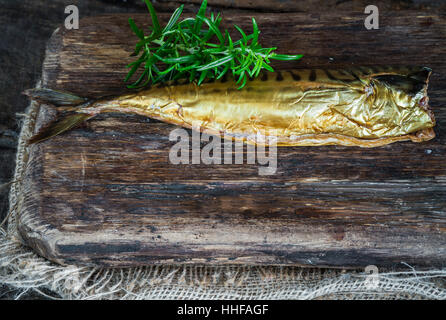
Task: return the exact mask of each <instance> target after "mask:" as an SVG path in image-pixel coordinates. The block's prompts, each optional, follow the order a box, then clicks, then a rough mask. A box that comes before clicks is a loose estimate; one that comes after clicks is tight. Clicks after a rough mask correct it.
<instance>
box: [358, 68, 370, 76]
mask: <svg viewBox="0 0 446 320" xmlns="http://www.w3.org/2000/svg"><path fill="white" fill-rule="evenodd" d="M358 68H359V70H360V71H361V72H362V73H363V74H364V75H369V74H370V73H371V72H370V68H367V67H358Z"/></svg>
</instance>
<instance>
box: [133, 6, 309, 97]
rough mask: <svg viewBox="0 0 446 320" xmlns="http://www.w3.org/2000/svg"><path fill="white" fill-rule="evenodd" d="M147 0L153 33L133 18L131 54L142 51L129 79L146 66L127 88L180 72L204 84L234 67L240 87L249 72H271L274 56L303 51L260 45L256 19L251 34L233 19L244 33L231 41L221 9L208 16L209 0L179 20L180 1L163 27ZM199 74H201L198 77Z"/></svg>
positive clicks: (290, 57)
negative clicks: (135, 40)
mask: <svg viewBox="0 0 446 320" xmlns="http://www.w3.org/2000/svg"><path fill="white" fill-rule="evenodd" d="M143 1H145V3H146V5H147V8H148V10H149V13H150V16H151V18H152V27H151V28H150V31H151V33H150V35H149V36H146V35H144V31H143V30H142V29H140V28H138V27H137V26H136V24H135V22H134V21H133V19H131V18H130V19H129V24H130V27H131V29H132V30H133V32H134V33H135V34H136V35H137V37H138V38H139V42H138V43H137V44H136V48H135V51H134V53H133V54H132V56H139V57H138V59H137V60H136V61H134V62H132V63H130V64H129V65H128V66H127V67H128V68H130V71H129V73H128V74H127V77H126V78H125V82H128V81H129V80H130V78H131V77H132V76H133V75H134V74H135V72H136V71H137V70H138V69H139V68H140V67H141V66H142V65H143V66H144V71H143V72H142V74H141V75H140V76H139V78H138V79H137V80H136V81H135V82H134V83H133V84H131V85H129V86H128V87H129V88H141V87H144V86H146V85H148V84H149V83H152V84H153V83H157V82H164V81H169V80H175V79H180V78H188V79H189V81H191V82H192V81H197V83H198V85H200V84H201V83H202V82H203V81H204V80H205V79H206V78H208V79H213V78H215V79H220V78H221V77H223V76H224V75H225V74H226V73H228V72H229V73H231V74H232V75H233V77H234V78H235V79H237V84H240V86H239V89H241V88H243V87H244V86H245V84H246V82H247V80H248V77H252V78H253V77H257V76H258V75H259V73H260V71H261V70H262V69H266V70H269V71H271V72H273V71H274V70H273V68H272V67H271V66H270V65H269V63H270V59H276V60H298V59H300V58H302V55H300V54H299V55H283V54H277V53H275V52H274V51H275V50H276V49H277V48H275V47H273V48H262V46H261V45H260V44H259V34H260V30H259V28H258V26H257V23H256V21H255V19H254V18H253V19H252V27H253V32H252V33H251V34H249V35H247V34H246V33H245V32H244V31H243V30H242V29H241V28H240V27H238V26H236V25H234V27H235V28H236V29H237V30H238V32H239V33H240V35H241V38H240V39H239V40H237V41H233V40H232V38H231V36H230V35H229V32H228V30H224V31H221V30H220V23H221V20H222V18H221V16H220V14H217V15H214V14H213V13H212V14H211V15H210V17H209V18H207V17H206V6H207V0H203V2H202V4H201V7H200V9H199V11H198V13H197V15H196V17H195V18H187V19H183V20H181V21H178V20H179V18H180V15H181V13H182V11H183V7H184V5H181V6H180V7H179V8H178V9H176V10H175V12H174V13H173V14H172V16H171V18H170V20H169V22H168V23H167V25H166V26H165V27H164V28H161V26H160V24H159V21H158V17H157V14H156V12H155V9H154V8H153V5H152V3H151V2H150V1H149V0H143ZM197 79H198V80H197Z"/></svg>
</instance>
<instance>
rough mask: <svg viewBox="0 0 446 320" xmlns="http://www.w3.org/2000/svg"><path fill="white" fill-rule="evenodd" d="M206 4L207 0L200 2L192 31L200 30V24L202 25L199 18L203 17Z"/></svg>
mask: <svg viewBox="0 0 446 320" xmlns="http://www.w3.org/2000/svg"><path fill="white" fill-rule="evenodd" d="M207 5H208V2H207V0H204V1H203V2H202V3H201V6H200V9H199V10H198V13H197V19H196V20H195V25H194V32H195V33H198V32H200V30H201V25H202V20H201V19H199V18H204V15H205V14H206V7H207Z"/></svg>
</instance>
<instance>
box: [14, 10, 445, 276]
mask: <svg viewBox="0 0 446 320" xmlns="http://www.w3.org/2000/svg"><path fill="white" fill-rule="evenodd" d="M250 16H251V15H250ZM250 16H247V15H246V16H230V17H229V16H224V21H225V26H226V27H228V28H229V27H231V26H232V24H233V23H236V24H238V25H241V26H242V27H243V28H246V29H248V30H250V25H249V24H250ZM134 17H135V20H136V22H137V24H138V25H141V24H149V18H148V16H147V15H134ZM255 17H256V19H257V21H258V24H259V26H260V29H261V31H262V34H261V36H262V43H263V45H264V46H277V47H278V48H280V50H279V51H280V53H303V54H305V57H304V58H303V60H301V61H299V62H293V63H288V64H287V63H278V64H276V65H275V67H276V68H277V70H280V69H284V68H304V67H343V66H351V65H389V64H393V65H402V64H414V65H415V64H418V65H425V66H429V67H431V68H432V69H433V75H432V77H431V84H430V88H429V96H430V102H431V105H432V108H433V110H434V113H435V117H436V119H437V126H436V127H435V131H436V134H437V137H436V138H435V139H434V140H431V141H429V142H426V143H412V142H402V143H395V144H391V145H388V146H384V147H379V148H374V149H363V148H358V147H340V146H325V147H286V148H278V159H277V161H278V163H277V166H278V167H277V171H276V174H275V175H270V176H261V175H259V173H258V169H259V165H258V164H243V165H236V164H233V165H204V164H199V165H192V164H191V165H174V164H171V163H170V162H169V158H168V155H169V150H170V148H171V147H172V146H173V145H174V144H175V142H171V141H169V133H170V132H171V131H172V130H173V129H175V126H173V125H169V124H164V123H161V122H157V121H154V120H149V119H146V118H143V117H140V116H132V115H118V114H112V115H107V116H101V117H97V118H95V119H92V120H90V121H88V122H87V123H86V124H85V125H83V126H82V127H80V128H77V129H75V130H72V131H70V132H67V133H65V134H63V135H61V136H58V137H56V138H54V139H51V140H48V141H46V142H43V143H40V144H38V145H33V146H32V147H31V149H30V156H29V161H28V162H29V163H28V166H27V171H26V175H25V179H24V189H23V199H24V200H23V203H22V211H21V217H20V220H19V223H18V225H19V230H20V234H21V236H22V237H23V239H24V241H25V242H26V244H28V245H29V246H31V247H32V248H34V249H35V251H36V252H38V253H39V254H41V255H42V256H44V257H46V258H48V259H50V260H53V261H55V262H58V263H61V264H79V265H85V264H86V265H101V266H134V265H146V264H161V263H205V264H224V263H230V264H234V263H235V264H254V265H255V264H275V265H308V266H331V267H343V268H349V267H364V266H367V265H372V264H374V265H377V266H394V267H399V266H400V267H402V266H403V262H404V263H407V264H410V265H413V266H415V267H419V268H421V267H428V266H430V267H432V266H444V263H445V261H446V162H445V160H446V158H445V156H446V146H445V142H446V138H445V133H446V130H445V128H446V64H445V62H444V57H445V54H446V52H445V48H446V45H445V44H446V43H445V36H446V32H445V30H446V16H445V15H444V14H439V13H436V12H435V13H434V12H430V13H429V12H428V13H426V12H425V13H420V12H411V11H398V12H397V13H394V12H386V13H382V14H381V16H380V29H379V30H366V29H365V27H364V18H365V15H364V14H363V13H359V12H358V13H351V14H348V15H346V13H345V12H339V13H338V12H333V13H331V14H304V13H302V14H274V15H272V14H257V15H255ZM128 18H129V16H128V15H113V16H101V17H92V18H86V19H83V20H81V21H80V28H79V30H65V29H64V28H63V27H61V28H60V29H58V30H56V32H55V33H54V34H53V36H52V37H51V39H50V41H49V43H48V49H47V53H46V59H45V62H44V67H43V75H42V82H43V86H44V87H48V88H53V89H62V90H67V91H71V92H73V93H76V94H78V95H81V96H87V97H89V98H96V97H99V96H103V95H108V94H119V93H123V92H126V91H128V90H127V89H126V88H125V86H124V84H123V82H122V80H123V78H124V77H125V75H126V73H127V69H126V68H125V65H126V63H128V62H130V61H132V58H130V57H129V54H130V53H131V52H132V50H133V47H134V44H135V41H136V38H135V36H134V35H133V34H132V32H131V31H130V28H129V27H128V23H127V19H128ZM163 21H164V22H165V21H166V17H165V16H164V17H163ZM232 31H234V29H232V28H231V32H232ZM233 36H234V37H236V33H233ZM53 116H54V111H53V109H51V108H50V107H48V106H45V105H42V106H41V109H40V113H39V116H38V122H37V127H41V126H42V125H44V124H45V123H47V122H48V121H50V120H51V119H52V118H53ZM37 129H38V128H36V130H37ZM246 152H248V151H245V155H244V159H246Z"/></svg>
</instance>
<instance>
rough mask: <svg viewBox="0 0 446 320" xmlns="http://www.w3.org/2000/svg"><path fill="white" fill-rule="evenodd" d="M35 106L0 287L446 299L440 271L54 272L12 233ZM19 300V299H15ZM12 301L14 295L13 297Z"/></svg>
mask: <svg viewBox="0 0 446 320" xmlns="http://www.w3.org/2000/svg"><path fill="white" fill-rule="evenodd" d="M38 108H39V106H38V105H37V104H36V103H31V105H30V107H29V108H28V111H27V113H26V117H25V120H24V123H23V126H22V131H21V134H20V138H19V145H18V151H17V159H16V170H15V175H14V181H15V183H14V184H13V185H12V186H11V191H10V212H9V218H8V224H7V230H4V229H1V228H0V283H2V284H6V285H8V286H12V287H14V288H17V289H19V290H21V292H23V293H24V292H27V291H29V290H36V291H39V292H41V290H45V291H46V292H48V290H49V291H51V292H53V293H54V296H51V297H57V296H58V297H61V298H63V299H445V298H446V285H445V283H446V269H442V270H430V271H416V270H414V269H411V268H410V266H407V267H408V271H407V272H391V271H390V270H379V273H378V274H375V275H374V276H370V275H368V276H367V275H366V274H365V273H364V272H362V271H342V270H336V269H317V268H301V267H272V266H240V265H229V266H228V265H225V266H218V265H216V266H208V265H206V266H205V265H159V266H148V267H138V268H114V269H100V268H92V267H77V266H60V265H58V264H55V263H52V262H50V261H48V260H46V259H44V258H42V257H40V256H38V255H37V254H35V253H34V252H33V251H32V250H31V249H29V248H27V247H25V246H24V245H22V244H21V241H20V237H19V234H18V232H17V228H16V223H17V220H18V219H17V217H18V215H19V214H20V201H21V198H20V195H21V182H20V179H21V177H22V174H23V173H24V171H25V167H26V164H27V160H28V150H27V148H26V146H25V141H26V140H27V139H28V138H29V137H30V136H31V135H32V132H33V130H34V125H35V121H36V117H37V114H38V111H39V110H38ZM19 296H20V295H19ZM19 296H18V297H19Z"/></svg>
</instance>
